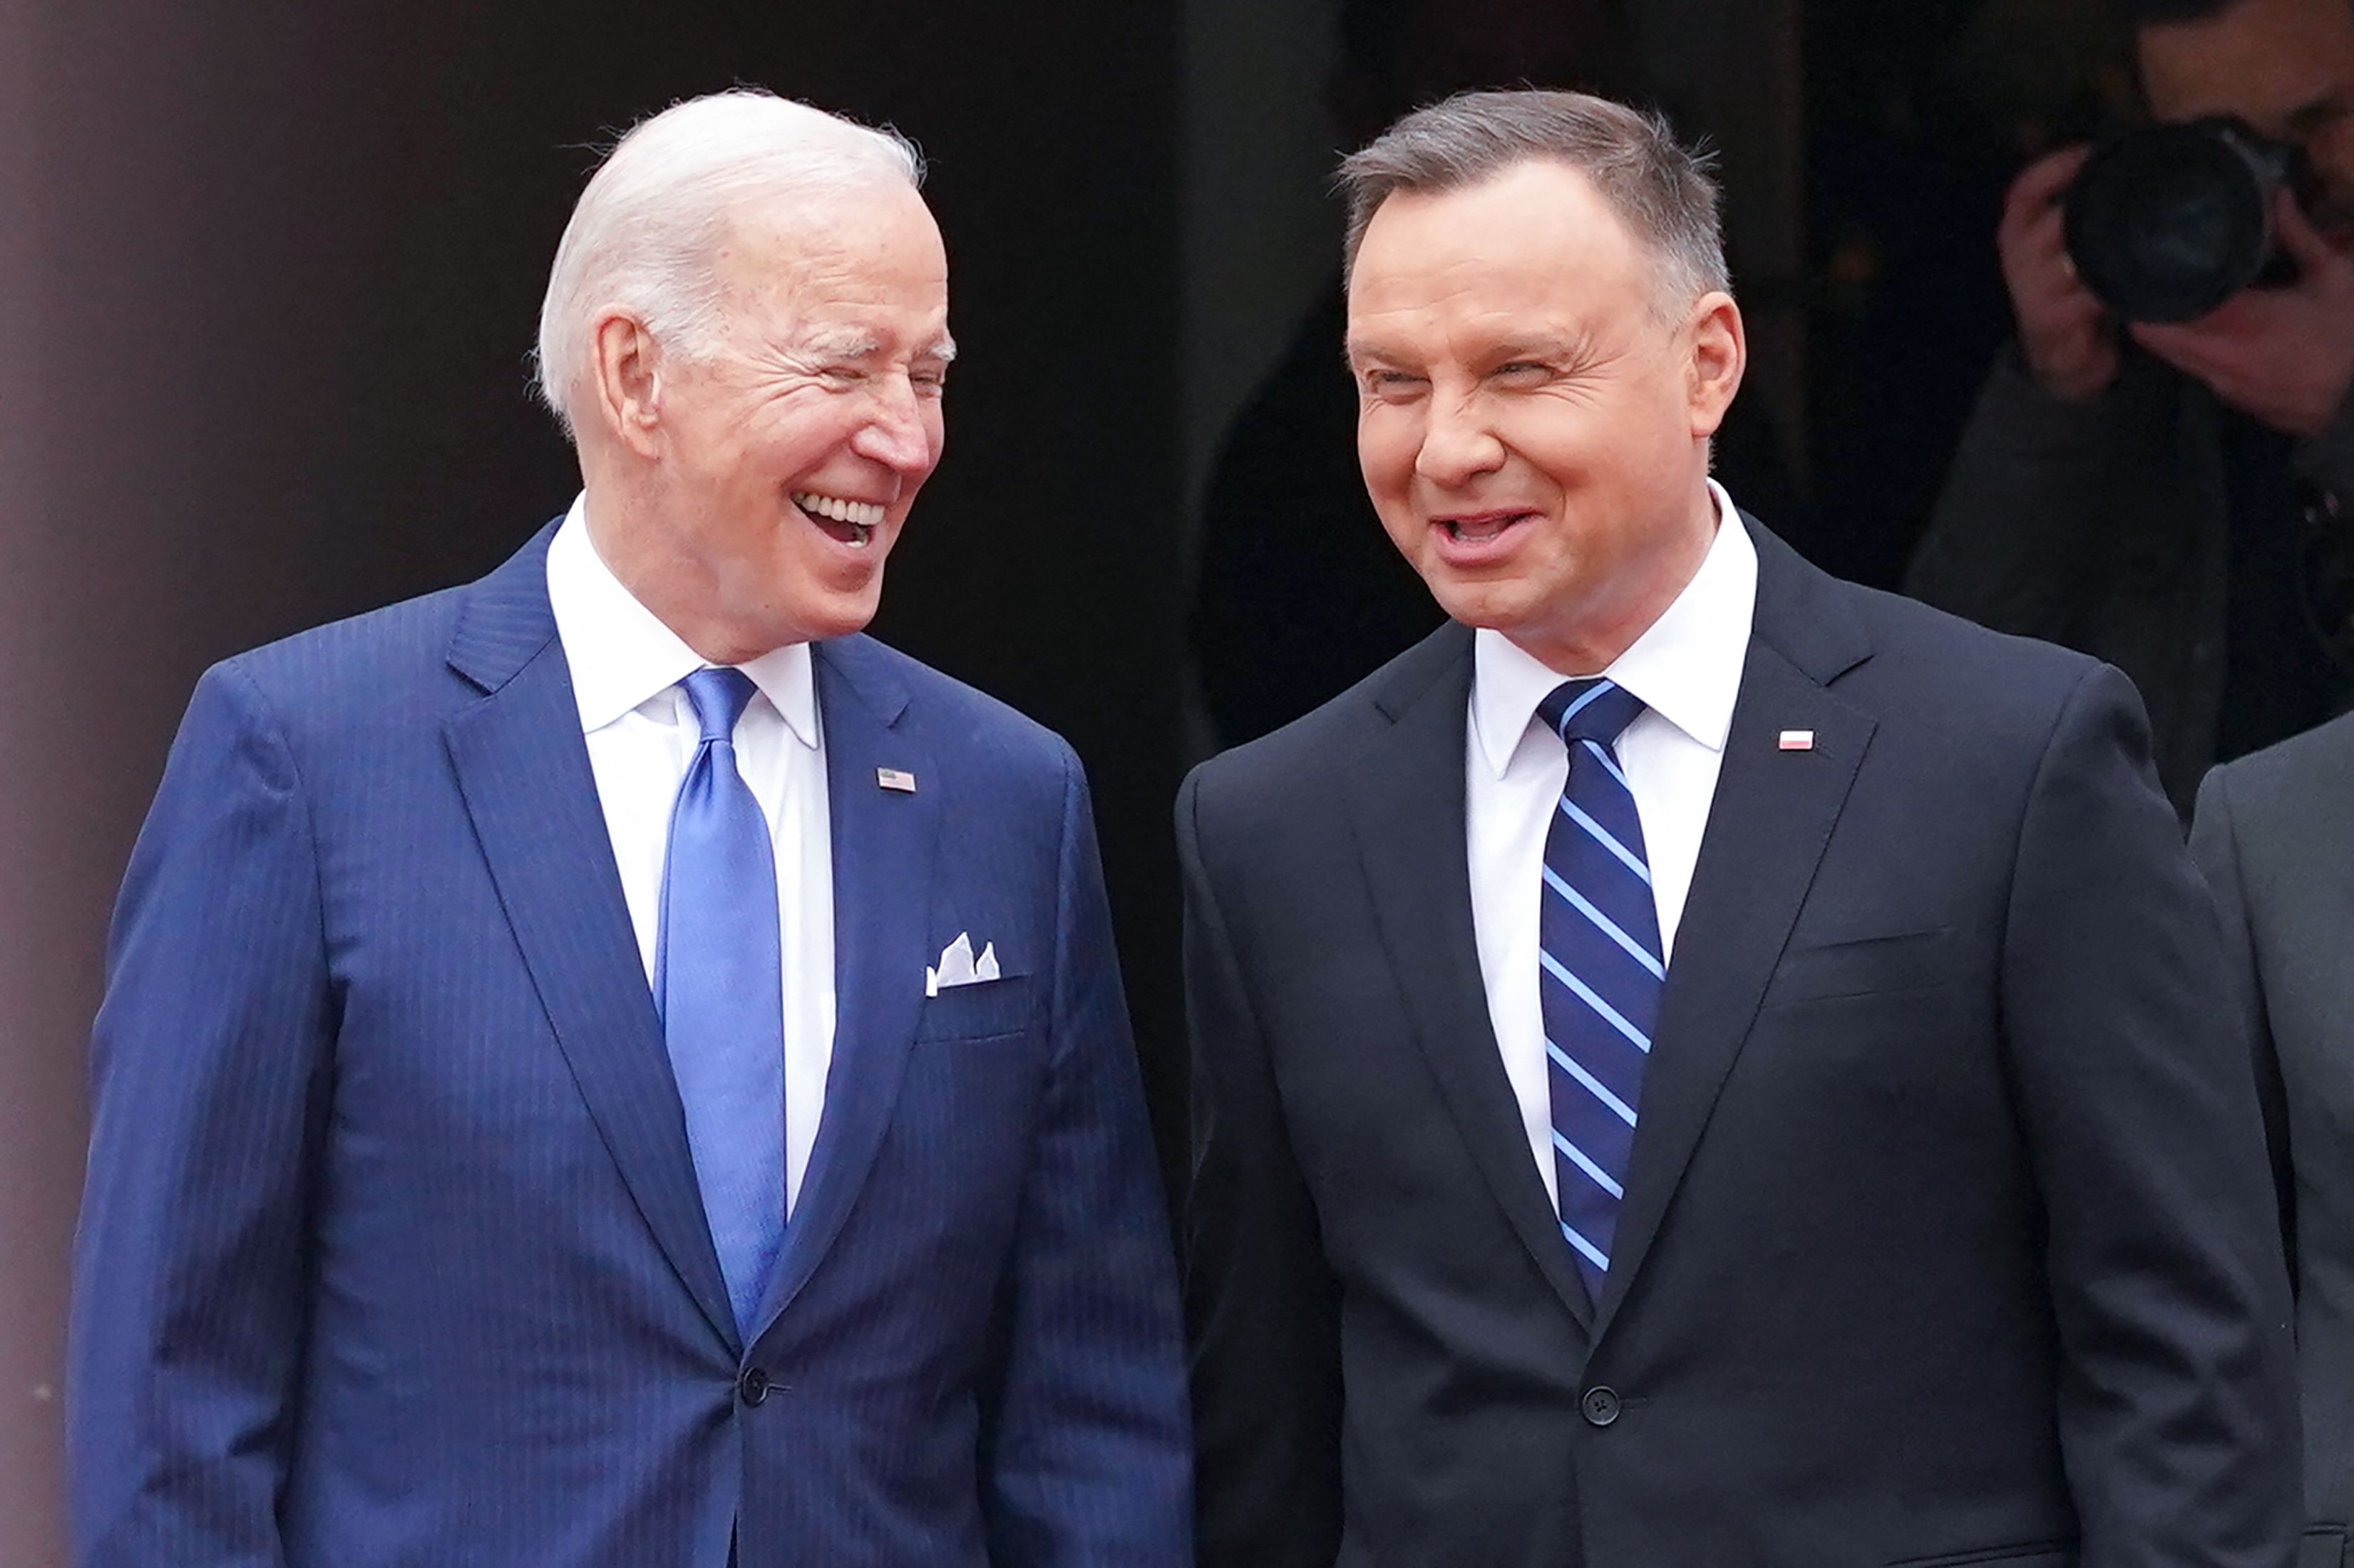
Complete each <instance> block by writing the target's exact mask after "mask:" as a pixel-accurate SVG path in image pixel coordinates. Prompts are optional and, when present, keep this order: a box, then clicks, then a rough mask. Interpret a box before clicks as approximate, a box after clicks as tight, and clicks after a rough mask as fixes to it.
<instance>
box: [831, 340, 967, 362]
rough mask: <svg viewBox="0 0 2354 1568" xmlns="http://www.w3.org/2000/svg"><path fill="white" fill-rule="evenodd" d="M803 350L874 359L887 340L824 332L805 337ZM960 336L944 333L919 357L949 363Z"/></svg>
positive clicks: (844, 357) (920, 352)
mask: <svg viewBox="0 0 2354 1568" xmlns="http://www.w3.org/2000/svg"><path fill="white" fill-rule="evenodd" d="M801 349H802V352H803V353H805V354H808V355H811V356H812V357H814V358H819V359H872V358H874V357H875V355H878V354H880V353H882V352H883V341H882V340H881V339H880V338H878V337H876V336H875V334H873V333H861V332H820V333H813V334H811V335H810V336H809V337H808V338H807V339H806V340H804V341H803V343H802V344H801ZM956 353H957V349H956V339H954V338H952V337H950V336H949V334H946V333H942V334H940V335H939V336H938V337H936V338H934V339H933V340H932V341H931V342H929V343H928V344H925V345H924V346H923V347H922V348H921V349H919V350H917V353H916V357H917V358H918V359H937V360H938V361H939V362H940V363H941V364H943V365H946V364H948V363H949V361H951V360H953V359H955V358H956Z"/></svg>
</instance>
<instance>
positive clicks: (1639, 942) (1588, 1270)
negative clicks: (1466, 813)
mask: <svg viewBox="0 0 2354 1568" xmlns="http://www.w3.org/2000/svg"><path fill="white" fill-rule="evenodd" d="M1642 711H1643V704H1642V700H1641V699H1640V698H1638V697H1636V696H1634V695H1633V694H1630V693H1628V691H1627V690H1626V689H1625V688H1624V687H1622V686H1619V685H1617V684H1616V683H1613V682H1610V681H1606V680H1603V679H1600V678H1598V677H1597V678H1595V679H1592V680H1581V681H1565V682H1564V683H1562V684H1561V685H1560V686H1558V687H1556V688H1555V689H1554V690H1553V693H1552V694H1551V695H1549V696H1547V697H1546V698H1545V700H1544V701H1543V702H1542V703H1540V704H1539V705H1537V714H1538V715H1539V716H1540V717H1542V718H1543V720H1544V721H1545V723H1546V724H1548V725H1550V726H1552V727H1553V732H1554V733H1555V734H1556V735H1558V736H1561V738H1562V742H1563V744H1564V746H1566V747H1568V748H1569V778H1568V779H1567V781H1566V782H1565V783H1564V786H1563V788H1562V792H1561V802H1560V804H1559V806H1558V807H1557V808H1556V809H1555V810H1554V811H1553V822H1552V825H1551V826H1550V827H1549V828H1548V829H1547V831H1546V833H1545V847H1544V885H1543V887H1541V888H1539V889H1538V890H1537V896H1538V897H1539V898H1540V899H1542V900H1543V914H1542V915H1541V916H1539V918H1538V922H1537V946H1538V954H1537V957H1538V959H1539V961H1540V964H1541V966H1542V968H1543V972H1542V973H1541V974H1540V975H1539V976H1538V977H1537V985H1538V987H1539V988H1540V991H1541V994H1542V996H1543V1011H1544V1031H1545V1055H1546V1058H1547V1061H1548V1066H1547V1068H1546V1075H1547V1078H1548V1081H1549V1083H1550V1086H1551V1090H1552V1101H1553V1180H1554V1183H1555V1185H1556V1186H1557V1187H1558V1189H1559V1192H1560V1198H1561V1234H1562V1238H1563V1239H1564V1240H1565V1241H1566V1242H1568V1243H1569V1245H1570V1248H1571V1250H1572V1251H1574V1252H1575V1254H1576V1255H1577V1266H1578V1272H1579V1273H1580V1274H1581V1275H1583V1276H1584V1277H1585V1287H1586V1289H1587V1291H1588V1292H1589V1293H1590V1294H1591V1295H1592V1296H1593V1298H1594V1299H1595V1300H1596V1301H1597V1302H1598V1301H1600V1300H1601V1299H1602V1284H1603V1280H1604V1278H1605V1277H1606V1276H1607V1275H1608V1274H1609V1272H1610V1247H1611V1244H1612V1241H1613V1239H1614V1237H1615V1236H1616V1235H1617V1227H1618V1205H1619V1203H1620V1202H1621V1201H1622V1200H1623V1199H1624V1198H1625V1196H1626V1181H1627V1157H1628V1152H1629V1151H1630V1150H1632V1148H1633V1146H1634V1141H1635V1113H1636V1108H1637V1107H1638V1106H1639V1105H1640V1104H1641V1103H1642V1092H1643V1066H1644V1063H1645V1061H1646V1060H1647V1059H1648V1058H1649V1055H1650V1053H1651V1029H1652V1025H1653V1023H1654V1022H1655V1021H1656V1020H1657V1019H1658V1017H1659V991H1660V988H1661V986H1662V984H1663V983H1664V982H1665V980H1666V979H1667V965H1666V963H1665V961H1664V958H1663V955H1662V949H1661V948H1660V944H1659V907H1658V906H1657V905H1656V904H1655V903H1654V902H1653V900H1652V895H1651V870H1650V864H1649V860H1648V859H1647V857H1646V856H1645V855H1644V853H1643V824H1642V821H1641V820H1640V819H1639V818H1638V817H1637V816H1636V814H1635V797H1634V796H1633V794H1632V793H1630V792H1629V791H1628V788H1627V776H1626V774H1625V773H1623V772H1622V771H1620V769H1619V767H1618V757H1617V744H1618V736H1619V732H1620V731H1622V730H1624V729H1625V728H1626V727H1627V726H1628V725H1629V724H1631V723H1632V722H1634V718H1635V715H1638V714H1639V713H1641V712H1642Z"/></svg>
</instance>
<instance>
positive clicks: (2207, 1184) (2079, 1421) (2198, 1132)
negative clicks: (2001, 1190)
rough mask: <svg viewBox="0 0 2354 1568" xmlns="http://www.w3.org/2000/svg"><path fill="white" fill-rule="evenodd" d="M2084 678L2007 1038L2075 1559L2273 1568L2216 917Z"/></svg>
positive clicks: (2260, 1309)
mask: <svg viewBox="0 0 2354 1568" xmlns="http://www.w3.org/2000/svg"><path fill="white" fill-rule="evenodd" d="M2145 758H2147V731H2146V729H2145V727H2144V724H2143V720H2142V715H2141V707H2140V704H2139V703H2138V702H2137V701H2136V700H2135V697H2134V694H2133V692H2132V691H2131V690H2130V688H2128V687H2127V685H2126V683H2125V682H2124V681H2123V680H2122V679H2120V678H2119V677H2118V675H2117V674H2116V673H2115V671H2113V670H2108V669H2105V668H2104V669H2098V670H2096V671H2095V672H2094V673H2092V674H2091V675H2089V676H2088V677H2087V678H2086V680H2085V681H2084V683H2082V684H2081V685H2080V686H2079V687H2078V688H2077V689H2076V690H2075V691H2074V692H2073V694H2071V696H2070V698H2069V700H2068V701H2067V703H2066V705H2065V706H2064V708H2063V710H2062V713H2061V714H2060V715H2059V718H2058V722H2057V724H2056V725H2055V726H2054V728H2053V731H2052V735H2051V737H2050V739H2049V741H2048V743H2047V745H2046V748H2045V751H2044V755H2043V758H2042V759H2041V763H2040V765H2039V768H2038V772H2037V774H2036V778H2035V780H2034V783H2033V785H2032V787H2031V790H2030V793H2029V796H2028V800H2027V804H2026V807H2025V812H2024V816H2023V819H2022V821H2021V824H2020V835H2019V848H2018V857H2017V861H2016V863H2015V866H2014V871H2013V881H2012V888H2011V895H2010V900H2009V912H2008V917H2007V922H2006V928H2005V933H2004V947H2003V952H2002V973H2003V979H2002V989H2001V1005H2002V1014H2003V1018H2004V1020H2005V1044H2006V1047H2007V1050H2008V1053H2009V1065H2010V1072H2011V1074H2012V1075H2013V1081H2014V1084H2015V1086H2016V1090H2015V1092H2016V1095H2017V1099H2018V1106H2019V1115H2020V1118H2021V1122H2022V1125H2023V1127H2024V1128H2025V1130H2026V1133H2027V1136H2028V1141H2029V1147H2030V1149H2031V1150H2032V1160H2033V1162H2034V1175H2035V1179H2036V1183H2037V1188H2038V1190H2039V1192H2041V1197H2042V1202H2043V1209H2044V1215H2045V1221H2046V1247H2047V1269H2048V1272H2049V1277H2050V1287H2051V1292H2052V1308H2053V1314H2054V1318H2055V1320H2056V1323H2057V1326H2058V1329H2059V1332H2060V1336H2061V1345H2062V1366H2063V1371H2062V1382H2061V1388H2060V1403H2059V1414H2060V1435H2061V1441H2062V1450H2063V1453H2064V1455H2065V1457H2066V1462H2067V1469H2068V1477H2069V1482H2070V1486H2071V1489H2072V1490H2073V1493H2074V1495H2075V1499H2076V1503H2077V1511H2078V1514H2079V1516H2080V1519H2081V1521H2082V1526H2083V1531H2084V1548H2083V1553H2084V1561H2085V1562H2087V1563H2113V1564H2117V1565H2119V1568H2124V1565H2126V1564H2132V1565H2135V1568H2162V1565H2163V1568H2173V1565H2177V1564H2180V1565H2185V1568H2187V1565H2188V1564H2191V1563H2199V1564H2201V1565H2203V1568H2226V1565H2229V1568H2283V1565H2284V1564H2285V1563H2287V1562H2288V1560H2289V1557H2290V1554H2291V1553H2292V1552H2293V1550H2294V1542H2296V1538H2297V1535H2298V1532H2299V1530H2300V1528H2301V1526H2302V1523H2303V1509H2302V1498H2301V1495H2300V1493H2301V1482H2300V1478H2299V1468H2298V1449H2297V1431H2298V1417H2297V1406H2296V1384H2295V1366H2294V1350H2293V1344H2292V1340H2291V1328H2290V1302H2289V1291H2288V1280H2287V1276H2286V1272H2285V1267H2284V1265H2283V1261H2282V1256H2281V1247H2280V1229H2279V1224H2278V1213H2277V1210H2276V1208H2275V1207H2274V1198H2273V1191H2272V1181H2271V1179H2270V1174H2269V1171H2268V1170H2267V1168H2266V1165H2265V1160H2264V1126H2263V1118H2262V1116H2261V1114H2260V1112H2259V1110H2258V1107H2257V1102H2256V1092H2255V1085H2254V1080H2253V1075H2252V1074H2251V1073H2250V1071H2249V1067H2248V1059H2247V1054H2246V1051H2245V1049H2244V1047H2243V1043H2242V1039H2241V1035H2240V1033H2239V1031H2238V1030H2237V1029H2235V1028H2233V1027H2232V1026H2231V1024H2230V1022H2228V1020H2227V1018H2226V1016H2225V1014H2224V1012H2223V1010H2222V1008H2221V1007H2220V1006H2219V1005H2218V1002H2219V999H2221V998H2222V997H2224V996H2226V995H2228V994H2229V992H2228V987H2227V984H2226V981H2225V979H2224V974H2223V969H2222V965H2221V961H2220V948H2219V944H2218V942H2217V940H2216V935H2215V923H2214V917H2213V915H2212V912H2211V907H2210V905H2209V902H2208V898H2207V894H2206V891H2205V889H2204V888H2203V887H2202V886H2201V885H2200V877H2199V875H2198V873H2197V871H2196V870H2195V869H2194V867H2193V866H2192V864H2191V863H2190V857H2189V855H2188V854H2187V853H2186V852H2185V851H2184V850H2183V848H2182V846H2181V843H2180V841H2179V837H2178V829H2177V826H2176V821H2175V819H2174V817H2173V815H2172V813H2170V812H2169V811H2168V810H2167V808H2166V805H2165V804H2164V802H2163V801H2161V800H2159V799H2158V795H2157V793H2156V792H2155V791H2154V790H2153V789H2150V788H2149V782H2150V781H2149V779H2148V777H2147V763H2146V761H2145V760H2144V759H2145Z"/></svg>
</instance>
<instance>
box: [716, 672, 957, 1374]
mask: <svg viewBox="0 0 2354 1568" xmlns="http://www.w3.org/2000/svg"><path fill="white" fill-rule="evenodd" d="M813 652H814V653H815V656H816V657H815V664H816V673H817V700H818V712H819V715H820V723H821V726H822V732H823V735H824V741H825V776H826V810H827V813H828V816H829V818H830V819H831V822H832V846H833V931H834V938H833V969H834V1018H835V1022H834V1029H833V1060H832V1066H831V1068H830V1069H829V1070H828V1072H827V1075H826V1087H825V1111H824V1114H823V1116H822V1118H820V1121H819V1124H818V1135H817V1144H816V1147H815V1148H814V1149H813V1150H811V1154H810V1165H809V1171H808V1172H807V1173H806V1175H805V1176H804V1177H803V1179H802V1182H801V1200H800V1202H798V1203H797V1204H796V1205H795V1206H794V1209H793V1215H792V1221H791V1223H790V1224H788V1225H787V1226H786V1228H785V1246H784V1252H783V1254H782V1255H781V1256H780V1257H779V1261H778V1265H777V1272H776V1275H775V1277H774V1278H773V1279H771V1281H770V1282H769V1294H768V1298H767V1301H766V1303H765V1305H764V1307H763V1308H762V1312H761V1319H760V1329H761V1331H762V1332H765V1331H766V1330H767V1328H768V1325H769V1323H771V1322H773V1321H774V1320H775V1319H776V1316H777V1314H778V1313H779V1312H781V1311H783V1310H784V1308H786V1307H787V1306H788V1305H789V1304H790V1302H791V1300H792V1298H794V1296H796V1295H797V1294H799V1292H800V1291H801V1287H802V1286H804V1285H806V1284H807V1283H808V1282H809V1278H810V1276H811V1273H812V1272H813V1271H814V1270H815V1269H816V1267H817V1266H818V1263H819V1261H820V1260H821V1259H822V1258H823V1256H824V1255H825V1253H826V1249H827V1248H829V1247H830V1246H832V1244H833V1240H834V1238H835V1237H836V1236H837V1235H839V1234H841V1231H842V1225H843V1220H844V1219H846V1218H847V1217H848V1216H849V1213H850V1208H851V1204H852V1202H853V1201H854V1199H855V1198H856V1197H857V1195H858V1190H859V1188H860V1186H861V1185H862V1184H864V1181H865V1180H866V1173H867V1171H869V1170H870V1169H871V1168H872V1167H873V1165H874V1163H875V1151H876V1150H878V1149H880V1148H881V1147H882V1143H883V1135H884V1133H885V1130H886V1129H887V1128H888V1127H889V1125H890V1121H891V1109H892V1106H893V1105H894V1103H895V1102H896V1100H897V1098H898V1094H899V1083H900V1079H901V1077H902V1075H904V1073H905V1071H906V1068H907V1053H908V1051H909V1049H910V1048H911V1046H912V1045H913V1044H914V1042H915V1037H916V1022H917V1014H918V1012H920V1011H921V1009H922V1006H923V998H924V978H923V977H924V967H925V965H927V964H928V963H929V962H931V961H932V960H933V959H935V958H937V957H938V955H937V954H935V953H931V952H928V951H926V950H925V938H926V935H927V933H928V931H929V929H930V920H929V918H928V916H929V909H930V904H931V894H932V863H933V858H934V853H935V851H936V848H937V845H938V837H939V813H940V797H941V784H942V780H940V779H938V778H937V777H936V776H935V774H934V771H933V768H932V766H931V758H929V756H928V754H927V753H926V752H925V751H923V750H922V749H921V748H920V747H918V746H917V744H916V742H915V740H914V738H913V737H912V736H909V735H908V734H907V733H906V732H905V731H904V730H903V729H900V728H898V727H896V726H898V725H899V721H900V718H901V715H903V714H904V713H905V712H906V710H907V687H906V685H905V683H903V682H901V681H900V680H899V678H898V677H897V676H896V674H895V673H893V672H892V671H891V670H890V669H889V668H888V667H887V666H886V664H885V662H884V661H883V660H882V659H881V658H880V657H879V656H878V652H877V650H876V648H875V644H873V643H872V642H870V641H867V640H866V639H865V638H864V637H852V638H845V639H843V640H841V641H834V642H824V643H820V644H817V645H816V647H815V648H814V650H813ZM877 768H896V769H898V770H900V771H901V772H905V773H912V774H914V775H915V776H916V782H917V789H915V790H914V791H913V792H911V793H909V792H901V791H898V790H891V789H880V788H878V787H877V785H876V782H875V770H876V769H877ZM753 1337H754V1339H755V1340H757V1339H758V1334H757V1333H756V1334H755V1335H754V1336H753Z"/></svg>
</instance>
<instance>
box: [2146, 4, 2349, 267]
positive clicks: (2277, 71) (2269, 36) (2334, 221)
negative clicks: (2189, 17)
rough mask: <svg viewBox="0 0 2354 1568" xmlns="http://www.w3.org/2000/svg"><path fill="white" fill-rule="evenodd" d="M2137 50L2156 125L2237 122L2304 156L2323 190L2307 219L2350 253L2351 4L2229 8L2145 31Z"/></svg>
mask: <svg viewBox="0 0 2354 1568" xmlns="http://www.w3.org/2000/svg"><path fill="white" fill-rule="evenodd" d="M2135 47H2136V49H2137V53H2138V55H2139V58H2140V64H2141V78H2142V91H2143V94H2144V96H2146V97H2147V99H2148V101H2149V107H2150V111H2151V112H2152V113H2153V114H2155V115H2157V116H2158V118H2159V119H2160V120H2196V119H2200V118H2201V117H2203V116H2206V115H2210V114H2236V115H2238V116H2239V117H2240V118H2241V119H2243V120H2245V121H2246V122H2248V123H2249V124H2251V125H2253V126H2254V127H2255V128H2256V129H2257V130H2258V131H2260V132H2264V134H2265V135H2267V136H2270V137H2273V138H2274V140H2276V141H2282V142H2291V143H2296V144H2297V145H2299V146H2301V147H2303V148H2304V149H2305V152H2306V156H2307V157H2308V158H2310V159H2311V160H2312V163H2313V168H2314V173H2315V175H2317V177H2318V179H2319V183H2320V186H2321V190H2320V193H2319V199H2318V200H2317V201H2316V202H2315V203H2314V204H2313V207H2312V209H2311V211H2310V213H2309V216H2310V217H2312V218H2313V220H2314V223H2315V226H2316V227H2317V228H2320V230H2321V231H2322V232H2323V233H2324V234H2325V235H2327V236H2328V237H2329V238H2331V239H2332V240H2334V241H2335V242H2336V243H2337V244H2338V246H2339V247H2340V248H2346V247H2349V246H2354V4H2349V0H2233V3H2232V4H2231V5H2226V6H2225V7H2224V8H2223V9H2222V10H2221V11H2219V12H2217V13H2216V14H2215V15H2213V16H2209V17H2205V18H2203V19H2200V20H2198V21H2189V22H2170V23H2163V24H2160V25H2158V26H2147V27H2144V28H2142V29H2141V30H2140V31H2139V32H2138V33H2137V35H2136V37H2135Z"/></svg>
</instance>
